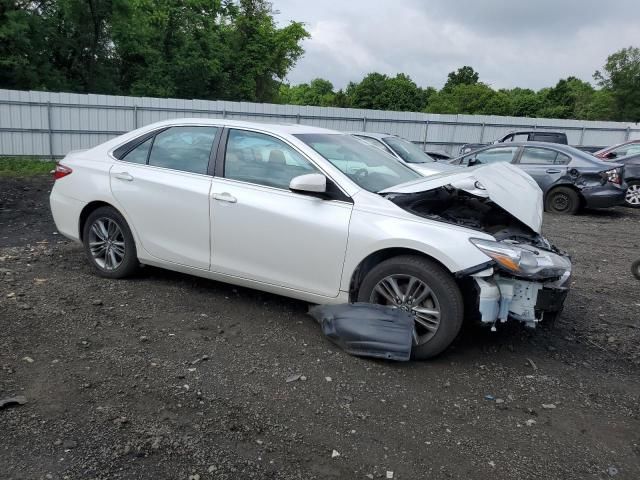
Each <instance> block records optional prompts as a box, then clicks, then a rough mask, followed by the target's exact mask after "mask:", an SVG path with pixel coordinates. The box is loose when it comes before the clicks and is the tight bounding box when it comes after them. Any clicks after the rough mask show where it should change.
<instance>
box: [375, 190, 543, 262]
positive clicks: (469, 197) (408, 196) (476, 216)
mask: <svg viewBox="0 0 640 480" xmlns="http://www.w3.org/2000/svg"><path fill="white" fill-rule="evenodd" d="M384 196H385V198H387V199H388V200H390V201H392V202H393V203H395V204H396V205H398V206H399V207H401V208H403V209H405V210H407V211H408V212H411V213H413V214H414V215H418V216H419V217H423V218H428V219H429V220H435V221H439V222H446V223H451V224H453V225H459V226H461V227H466V228H471V229H474V230H479V231H482V232H486V233H489V234H490V235H493V236H494V237H495V239H496V240H511V241H516V242H521V243H527V244H529V245H533V246H536V247H539V248H545V249H549V250H554V247H553V246H552V245H551V244H550V243H549V242H547V240H546V239H545V238H544V237H543V236H542V235H539V234H537V233H535V232H534V231H533V230H531V229H530V228H529V227H527V226H526V225H525V224H524V223H522V222H521V221H519V220H518V219H517V218H515V217H514V216H513V215H511V214H510V213H508V212H507V211H506V210H504V209H503V208H501V207H500V206H498V205H496V204H495V203H494V202H492V201H491V199H489V198H481V197H479V196H476V195H473V194H471V193H468V192H465V191H464V190H460V189H458V188H455V187H452V186H451V185H445V186H443V187H439V188H436V189H433V190H429V191H426V192H418V193H387V194H384Z"/></svg>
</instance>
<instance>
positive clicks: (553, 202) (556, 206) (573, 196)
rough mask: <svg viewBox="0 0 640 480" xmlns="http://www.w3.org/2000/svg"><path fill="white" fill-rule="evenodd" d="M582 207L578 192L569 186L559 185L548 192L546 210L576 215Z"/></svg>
mask: <svg viewBox="0 0 640 480" xmlns="http://www.w3.org/2000/svg"><path fill="white" fill-rule="evenodd" d="M579 209H580V197H579V196H578V193H577V192H576V191H575V190H573V189H571V188H569V187H557V188H554V189H553V190H551V191H550V192H549V193H547V198H546V201H545V210H546V211H547V212H551V213H560V214H564V215H575V214H576V213H577V212H578V210H579Z"/></svg>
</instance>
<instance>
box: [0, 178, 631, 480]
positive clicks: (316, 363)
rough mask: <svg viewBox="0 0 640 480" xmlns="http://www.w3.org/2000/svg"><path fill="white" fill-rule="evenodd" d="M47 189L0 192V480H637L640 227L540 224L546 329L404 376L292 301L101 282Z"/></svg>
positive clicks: (508, 333) (627, 217)
mask: <svg viewBox="0 0 640 480" xmlns="http://www.w3.org/2000/svg"><path fill="white" fill-rule="evenodd" d="M49 188H50V181H49V179H48V178H46V177H43V178H41V177H36V178H31V179H22V180H21V179H0V329H1V331H2V335H0V367H1V368H0V400H2V399H3V398H6V397H10V396H15V395H23V396H25V397H26V399H27V403H26V404H24V405H20V406H15V407H12V408H5V409H1V410H0V432H1V433H2V440H1V441H0V478H3V479H6V478H9V479H39V478H55V479H58V478H69V479H92V478H95V479H98V478H100V479H107V478H108V479H133V478H157V479H159V478H175V479H184V480H189V479H194V480H195V479H201V480H206V479H236V478H242V479H245V478H260V479H262V478H273V479H312V478H336V479H338V478H339V479H347V478H349V479H350V478H353V479H358V478H362V479H366V478H394V479H414V478H446V479H449V478H465V479H476V478H477V479H480V478H489V477H490V478H494V479H503V478H505V479H506V478H517V479H533V478H536V479H539V478H545V479H552V478H558V479H560V478H562V479H601V478H611V477H615V478H624V479H637V478H640V408H639V397H640V375H639V374H638V372H639V367H640V322H639V315H638V313H640V295H639V292H640V289H639V287H640V282H638V281H637V280H635V279H634V278H633V277H632V276H631V274H630V272H629V265H630V263H631V261H633V260H635V259H636V258H637V257H638V256H640V249H639V248H638V238H640V222H639V220H640V212H636V211H631V210H628V209H624V208H620V209H616V210H611V211H606V212H587V213H585V214H582V215H580V216H577V217H574V218H565V217H554V216H547V217H546V218H545V234H546V235H547V236H548V237H550V238H551V239H552V240H553V241H555V242H556V243H557V244H558V245H559V246H560V247H561V248H564V249H566V250H568V251H569V252H570V253H571V255H572V256H573V259H574V262H575V275H574V277H573V290H572V292H571V294H570V296H569V299H568V302H567V306H566V309H565V313H564V314H563V316H562V318H561V319H560V320H558V322H557V323H556V325H555V327H554V328H550V327H547V328H542V329H538V330H536V331H533V332H530V331H526V330H524V329H523V328H521V327H520V326H519V325H509V326H505V327H502V328H499V330H498V332H497V333H493V334H492V333H490V332H487V331H484V330H479V329H477V328H475V327H473V326H472V325H469V326H465V328H464V329H463V332H462V334H461V336H460V338H459V339H458V340H457V341H456V342H455V344H454V346H453V347H452V348H450V349H449V350H448V351H447V352H446V353H445V354H443V355H441V356H440V357H438V358H437V359H435V360H432V361H428V362H410V363H403V364H401V363H389V362H382V361H372V360H366V359H359V358H355V357H351V356H349V355H347V354H345V353H344V352H342V351H340V350H338V349H337V348H336V347H335V346H333V345H332V344H331V343H330V342H328V341H327V340H326V339H325V338H324V337H323V336H322V334H321V332H320V330H319V328H318V326H317V325H316V324H315V323H314V321H313V320H312V319H311V318H310V317H309V316H307V315H306V310H307V307H308V306H307V305H306V304H305V303H303V302H299V301H294V300H290V299H286V298H283V297H278V296H275V295H270V294H266V293H261V292H257V291H253V290H248V289H243V288H237V287H233V286H229V285H225V284H221V283H217V282H213V281H208V280H203V279H198V278H193V277H189V276H186V275H181V274H177V273H172V272H168V271H163V270H160V269H155V268H145V269H143V271H142V273H141V274H140V275H139V276H137V278H134V279H131V280H126V281H111V280H105V279H101V278H98V277H96V276H95V275H93V274H92V273H91V271H90V268H89V266H88V264H87V263H86V262H85V261H84V258H83V252H82V249H81V248H80V247H79V246H77V245H74V244H71V243H69V242H68V241H66V240H65V239H63V238H62V237H61V236H59V235H55V234H54V233H53V232H54V231H55V227H54V225H53V222H52V219H51V217H50V213H49V208H48V191H49ZM298 376H300V377H299V378H298ZM294 378H297V380H295V381H287V379H288V380H292V379H294ZM332 457H333V458H332ZM388 472H393V473H388Z"/></svg>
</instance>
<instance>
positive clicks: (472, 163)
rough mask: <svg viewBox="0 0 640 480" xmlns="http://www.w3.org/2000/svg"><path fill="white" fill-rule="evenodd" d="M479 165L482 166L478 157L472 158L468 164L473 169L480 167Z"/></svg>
mask: <svg viewBox="0 0 640 480" xmlns="http://www.w3.org/2000/svg"><path fill="white" fill-rule="evenodd" d="M479 164H480V161H479V160H478V159H477V158H476V157H473V158H470V159H469V162H468V163H467V165H469V166H470V167H473V166H474V165H479Z"/></svg>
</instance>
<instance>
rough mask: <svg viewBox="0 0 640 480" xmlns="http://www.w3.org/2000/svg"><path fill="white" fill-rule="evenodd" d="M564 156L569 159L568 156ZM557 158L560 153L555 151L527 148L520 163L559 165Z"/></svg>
mask: <svg viewBox="0 0 640 480" xmlns="http://www.w3.org/2000/svg"><path fill="white" fill-rule="evenodd" d="M562 156H563V157H566V159H569V157H567V156H566V155H562ZM557 158H558V152H556V151H555V150H549V149H547V148H534V147H525V148H524V150H523V151H522V155H521V156H520V163H521V164H524V165H557V163H556V160H557ZM567 163H568V162H567Z"/></svg>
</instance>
